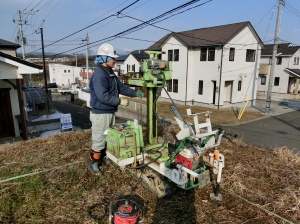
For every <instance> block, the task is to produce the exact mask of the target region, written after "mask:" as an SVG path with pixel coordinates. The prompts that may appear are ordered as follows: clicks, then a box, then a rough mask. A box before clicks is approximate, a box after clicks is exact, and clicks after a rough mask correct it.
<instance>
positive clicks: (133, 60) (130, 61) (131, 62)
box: [115, 50, 147, 75]
mask: <svg viewBox="0 0 300 224" xmlns="http://www.w3.org/2000/svg"><path fill="white" fill-rule="evenodd" d="M146 58H147V55H146V54H145V53H144V52H143V51H137V50H136V51H132V52H131V53H130V54H128V55H122V56H120V57H118V58H117V60H116V67H115V71H116V72H117V74H118V75H124V74H127V73H136V72H139V70H140V68H141V62H142V60H143V59H146Z"/></svg>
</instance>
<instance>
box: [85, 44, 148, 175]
mask: <svg viewBox="0 0 300 224" xmlns="http://www.w3.org/2000/svg"><path fill="white" fill-rule="evenodd" d="M117 57H119V56H118V55H116V54H115V51H114V49H113V47H112V46H111V45H110V44H108V43H104V44H102V45H100V47H99V49H98V53H97V57H96V59H95V64H98V65H99V66H98V67H97V68H96V70H95V71H94V73H93V75H92V78H91V80H90V84H89V87H90V106H91V108H92V110H91V112H90V120H91V122H92V147H91V153H90V163H89V170H90V171H91V172H92V173H93V174H95V175H100V174H101V173H102V172H101V170H100V169H99V166H101V165H102V163H103V160H104V157H105V156H106V153H105V151H106V142H105V137H104V132H105V131H106V130H107V129H108V127H110V126H112V125H114V123H115V112H117V110H118V106H119V105H122V106H124V107H127V106H128V104H129V101H128V100H127V99H125V98H120V97H119V94H122V95H125V96H128V97H140V98H142V97H143V91H141V90H138V91H135V90H133V89H131V88H130V87H129V86H127V85H125V84H124V83H122V82H121V81H120V80H119V79H118V77H116V75H115V73H114V71H113V68H114V67H115V64H116V58H117Z"/></svg>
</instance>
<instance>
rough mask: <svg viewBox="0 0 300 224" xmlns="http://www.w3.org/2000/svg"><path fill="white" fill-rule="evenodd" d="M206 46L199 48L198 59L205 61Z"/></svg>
mask: <svg viewBox="0 0 300 224" xmlns="http://www.w3.org/2000/svg"><path fill="white" fill-rule="evenodd" d="M206 55H207V48H206V47H202V48H201V50H200V61H206Z"/></svg>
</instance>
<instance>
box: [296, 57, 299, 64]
mask: <svg viewBox="0 0 300 224" xmlns="http://www.w3.org/2000/svg"><path fill="white" fill-rule="evenodd" d="M296 65H299V57H297V62H296Z"/></svg>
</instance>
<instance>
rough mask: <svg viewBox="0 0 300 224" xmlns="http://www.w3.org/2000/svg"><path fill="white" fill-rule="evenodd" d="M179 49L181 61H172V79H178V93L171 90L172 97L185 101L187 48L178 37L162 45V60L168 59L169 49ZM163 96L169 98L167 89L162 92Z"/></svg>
mask: <svg viewBox="0 0 300 224" xmlns="http://www.w3.org/2000/svg"><path fill="white" fill-rule="evenodd" d="M175 49H178V50H179V61H173V62H172V79H178V93H174V92H169V95H170V97H171V98H172V99H174V100H178V101H185V95H186V92H185V91H186V68H187V48H186V47H185V46H183V45H182V43H180V42H179V41H178V40H177V39H175V38H173V37H171V38H170V39H169V40H168V41H167V42H166V44H165V45H164V46H163V47H162V51H163V52H166V53H165V54H162V60H168V50H175ZM161 97H163V98H168V95H167V94H166V93H165V91H162V92H161Z"/></svg>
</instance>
